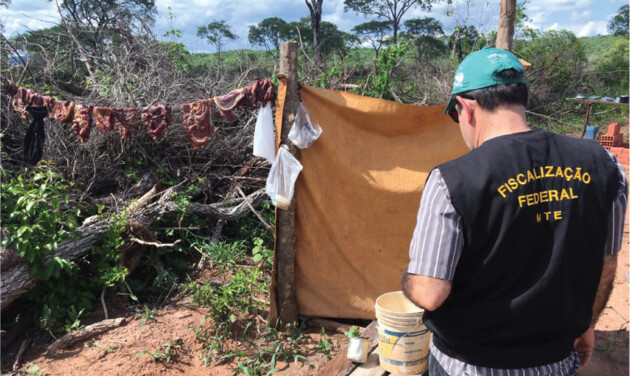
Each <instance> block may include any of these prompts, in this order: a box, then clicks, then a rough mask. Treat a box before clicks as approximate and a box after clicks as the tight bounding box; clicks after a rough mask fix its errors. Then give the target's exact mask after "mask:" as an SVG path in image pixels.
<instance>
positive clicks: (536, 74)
mask: <svg viewBox="0 0 630 376" xmlns="http://www.w3.org/2000/svg"><path fill="white" fill-rule="evenodd" d="M513 51H514V54H515V55H516V56H519V57H521V58H522V59H524V60H526V61H528V62H530V63H531V64H532V68H533V69H532V70H531V71H530V72H529V74H528V76H527V77H528V79H529V81H530V83H531V86H530V101H529V105H530V106H531V107H537V106H546V105H549V104H551V103H553V102H554V101H557V100H559V99H561V98H562V97H563V96H565V95H575V93H577V92H580V91H581V89H582V88H584V86H583V85H584V80H583V73H584V70H585V68H586V62H587V59H586V53H585V50H584V45H583V44H582V42H580V40H579V39H578V38H577V37H576V36H575V34H573V33H572V32H570V31H567V30H562V31H556V30H549V31H546V32H545V33H543V34H541V35H540V36H538V37H537V38H533V39H531V40H523V39H517V40H515V41H514V45H513Z"/></svg>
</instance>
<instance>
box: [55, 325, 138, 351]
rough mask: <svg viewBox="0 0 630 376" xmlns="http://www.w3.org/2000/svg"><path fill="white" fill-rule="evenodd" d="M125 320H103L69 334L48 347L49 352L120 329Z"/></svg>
mask: <svg viewBox="0 0 630 376" xmlns="http://www.w3.org/2000/svg"><path fill="white" fill-rule="evenodd" d="M125 320H126V318H125V317H119V318H117V319H111V320H103V321H100V322H97V323H96V324H92V325H88V326H86V327H85V328H83V329H79V330H77V331H74V332H71V333H68V334H66V335H65V336H63V337H61V338H59V339H58V340H56V341H55V342H53V343H52V344H51V345H50V346H48V350H49V351H57V350H61V349H63V348H65V347H68V346H70V345H72V344H75V343H77V342H79V341H83V340H85V339H88V338H91V337H93V336H95V335H97V334H100V333H103V332H105V331H108V330H110V329H112V328H116V327H119V326H121V325H122V324H124V323H125Z"/></svg>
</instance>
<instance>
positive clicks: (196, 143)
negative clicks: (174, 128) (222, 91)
mask: <svg viewBox="0 0 630 376" xmlns="http://www.w3.org/2000/svg"><path fill="white" fill-rule="evenodd" d="M211 103H212V102H211V101H210V99H201V100H198V101H196V102H193V103H184V104H182V110H183V113H184V129H185V130H186V137H187V138H188V139H189V140H190V142H192V144H193V148H194V149H199V148H200V147H202V146H204V145H207V144H208V138H209V137H214V128H213V127H212V124H211V123H210V115H211V113H212V109H211Z"/></svg>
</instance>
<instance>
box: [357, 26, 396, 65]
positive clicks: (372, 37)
mask: <svg viewBox="0 0 630 376" xmlns="http://www.w3.org/2000/svg"><path fill="white" fill-rule="evenodd" d="M352 31H353V32H354V33H355V34H357V36H358V37H359V38H363V39H364V40H367V41H369V42H370V43H371V44H372V47H373V48H374V51H375V52H376V57H377V58H378V52H379V50H380V49H381V46H383V44H384V43H385V41H386V39H387V37H388V35H389V33H390V32H391V31H392V24H391V22H389V21H378V20H373V21H369V22H365V23H362V24H359V25H357V26H355V27H353V28H352Z"/></svg>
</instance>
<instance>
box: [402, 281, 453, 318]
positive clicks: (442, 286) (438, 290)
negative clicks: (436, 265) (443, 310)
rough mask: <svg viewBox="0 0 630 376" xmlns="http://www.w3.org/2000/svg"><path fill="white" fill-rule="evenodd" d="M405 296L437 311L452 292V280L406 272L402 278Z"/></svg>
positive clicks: (415, 302)
mask: <svg viewBox="0 0 630 376" xmlns="http://www.w3.org/2000/svg"><path fill="white" fill-rule="evenodd" d="M402 290H403V292H404V293H405V296H406V297H407V298H408V299H409V300H411V301H412V302H413V303H414V304H416V305H417V306H419V307H421V308H424V309H426V310H428V311H435V310H436V309H437V308H438V307H439V306H441V305H442V303H444V301H445V300H446V298H447V297H448V295H449V294H450V293H451V281H448V280H446V279H440V278H433V277H427V276H424V275H417V274H409V273H407V272H405V273H404V274H403V278H402Z"/></svg>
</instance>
